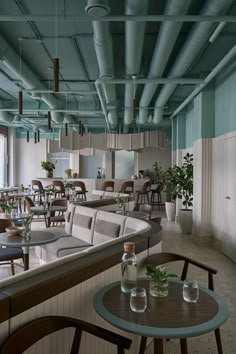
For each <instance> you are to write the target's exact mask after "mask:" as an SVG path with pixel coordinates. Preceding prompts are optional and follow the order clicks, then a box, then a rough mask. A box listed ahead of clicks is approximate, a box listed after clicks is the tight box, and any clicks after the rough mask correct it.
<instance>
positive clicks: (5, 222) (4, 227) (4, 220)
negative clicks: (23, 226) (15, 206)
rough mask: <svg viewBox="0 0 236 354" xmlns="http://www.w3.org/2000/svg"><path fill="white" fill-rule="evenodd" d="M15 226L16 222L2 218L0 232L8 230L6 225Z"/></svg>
mask: <svg viewBox="0 0 236 354" xmlns="http://www.w3.org/2000/svg"><path fill="white" fill-rule="evenodd" d="M11 226H15V224H14V222H13V221H11V220H9V219H0V233H2V232H6V230H5V229H6V227H11Z"/></svg>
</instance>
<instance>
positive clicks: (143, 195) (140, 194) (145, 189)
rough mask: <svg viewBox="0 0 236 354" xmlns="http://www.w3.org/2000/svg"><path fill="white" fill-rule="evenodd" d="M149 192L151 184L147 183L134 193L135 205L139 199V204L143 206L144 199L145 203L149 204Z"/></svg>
mask: <svg viewBox="0 0 236 354" xmlns="http://www.w3.org/2000/svg"><path fill="white" fill-rule="evenodd" d="M150 190H151V182H150V181H147V182H145V183H144V184H143V187H142V189H141V191H136V193H137V201H136V204H139V197H141V198H140V200H141V203H140V204H145V199H146V198H147V203H148V204H149V195H148V194H149V192H150Z"/></svg>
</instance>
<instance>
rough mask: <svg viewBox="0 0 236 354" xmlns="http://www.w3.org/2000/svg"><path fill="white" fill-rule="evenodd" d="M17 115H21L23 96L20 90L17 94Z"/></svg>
mask: <svg viewBox="0 0 236 354" xmlns="http://www.w3.org/2000/svg"><path fill="white" fill-rule="evenodd" d="M18 114H23V96H22V91H21V90H20V91H19V92H18Z"/></svg>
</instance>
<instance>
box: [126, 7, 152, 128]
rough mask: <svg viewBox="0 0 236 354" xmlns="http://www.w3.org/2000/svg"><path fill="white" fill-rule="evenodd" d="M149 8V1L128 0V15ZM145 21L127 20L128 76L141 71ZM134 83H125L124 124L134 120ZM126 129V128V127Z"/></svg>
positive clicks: (145, 10) (140, 12) (142, 12)
mask: <svg viewBox="0 0 236 354" xmlns="http://www.w3.org/2000/svg"><path fill="white" fill-rule="evenodd" d="M147 10H148V1H143V0H126V8H125V13H126V15H136V14H138V15H145V14H146V13H147ZM145 25H146V23H145V22H135V21H127V22H125V32H126V33H125V65H126V76H128V77H132V75H137V74H139V72H140V66H141V59H142V51H143V42H144V34H145ZM133 85H134V83H132V82H131V83H127V84H126V85H125V111H124V124H125V125H129V124H131V123H132V121H133V118H134V117H133V98H134V97H133V93H134V87H133ZM124 130H125V131H126V128H124Z"/></svg>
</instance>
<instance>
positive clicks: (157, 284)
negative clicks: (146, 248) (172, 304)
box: [146, 264, 177, 297]
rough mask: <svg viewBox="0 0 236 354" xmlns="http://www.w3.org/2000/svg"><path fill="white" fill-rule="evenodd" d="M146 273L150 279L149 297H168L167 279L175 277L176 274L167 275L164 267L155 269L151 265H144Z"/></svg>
mask: <svg viewBox="0 0 236 354" xmlns="http://www.w3.org/2000/svg"><path fill="white" fill-rule="evenodd" d="M146 268H147V273H146V275H148V276H149V277H150V287H149V292H150V295H152V296H155V297H165V296H167V295H168V280H169V278H174V277H177V275H176V274H172V273H167V271H166V266H165V265H162V266H157V267H155V266H154V265H152V264H146Z"/></svg>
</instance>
